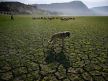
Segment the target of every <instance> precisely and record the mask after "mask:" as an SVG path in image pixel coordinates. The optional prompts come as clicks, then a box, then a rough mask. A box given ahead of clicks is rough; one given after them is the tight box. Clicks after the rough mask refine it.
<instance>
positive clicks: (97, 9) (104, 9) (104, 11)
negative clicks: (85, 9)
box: [91, 6, 108, 16]
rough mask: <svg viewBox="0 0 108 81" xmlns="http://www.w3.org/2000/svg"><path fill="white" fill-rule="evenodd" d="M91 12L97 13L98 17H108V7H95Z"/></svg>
mask: <svg viewBox="0 0 108 81" xmlns="http://www.w3.org/2000/svg"><path fill="white" fill-rule="evenodd" d="M91 10H92V11H94V12H95V13H97V14H98V15H104V16H105V15H106V16H107V15H108V6H101V7H93V8H91Z"/></svg>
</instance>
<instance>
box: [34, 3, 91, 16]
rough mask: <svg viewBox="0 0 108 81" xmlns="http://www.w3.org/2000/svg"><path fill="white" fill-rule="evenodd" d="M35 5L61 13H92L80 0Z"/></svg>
mask: <svg viewBox="0 0 108 81" xmlns="http://www.w3.org/2000/svg"><path fill="white" fill-rule="evenodd" d="M35 5H36V6H37V8H39V9H43V10H48V11H52V12H53V11H55V12H58V13H62V15H93V13H92V11H91V10H90V9H89V8H88V7H87V6H86V5H85V4H84V3H83V2H81V1H72V2H66V3H52V4H35Z"/></svg>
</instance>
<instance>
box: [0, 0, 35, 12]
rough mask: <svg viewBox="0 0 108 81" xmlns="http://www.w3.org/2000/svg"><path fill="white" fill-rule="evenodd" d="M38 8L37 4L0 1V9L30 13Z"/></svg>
mask: <svg viewBox="0 0 108 81" xmlns="http://www.w3.org/2000/svg"><path fill="white" fill-rule="evenodd" d="M36 9H37V7H36V6H31V5H26V4H23V3H20V2H0V11H4V12H14V13H20V14H30V13H32V12H33V11H35V10H36Z"/></svg>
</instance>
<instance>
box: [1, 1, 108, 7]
mask: <svg viewBox="0 0 108 81" xmlns="http://www.w3.org/2000/svg"><path fill="white" fill-rule="evenodd" d="M0 1H18V2H22V3H25V4H49V3H61V2H70V1H78V0H0ZM79 1H83V2H84V3H85V4H86V5H87V6H88V7H95V6H106V5H107V6H108V0H79Z"/></svg>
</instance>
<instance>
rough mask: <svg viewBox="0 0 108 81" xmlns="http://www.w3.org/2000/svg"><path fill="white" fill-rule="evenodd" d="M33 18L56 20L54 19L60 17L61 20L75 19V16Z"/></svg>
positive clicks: (34, 18)
mask: <svg viewBox="0 0 108 81" xmlns="http://www.w3.org/2000/svg"><path fill="white" fill-rule="evenodd" d="M32 19H33V20H36V19H42V20H54V19H60V20H64V21H67V20H75V19H76V18H75V17H32Z"/></svg>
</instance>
